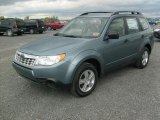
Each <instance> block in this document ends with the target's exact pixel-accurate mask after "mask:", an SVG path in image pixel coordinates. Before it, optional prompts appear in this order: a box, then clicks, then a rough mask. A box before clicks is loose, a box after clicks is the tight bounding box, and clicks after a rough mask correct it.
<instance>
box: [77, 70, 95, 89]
mask: <svg viewBox="0 0 160 120" xmlns="http://www.w3.org/2000/svg"><path fill="white" fill-rule="evenodd" d="M94 84H95V74H94V72H93V71H92V70H85V71H84V72H83V73H82V74H81V76H80V78H79V88H80V90H81V91H82V92H88V91H90V90H91V89H92V88H93V86H94Z"/></svg>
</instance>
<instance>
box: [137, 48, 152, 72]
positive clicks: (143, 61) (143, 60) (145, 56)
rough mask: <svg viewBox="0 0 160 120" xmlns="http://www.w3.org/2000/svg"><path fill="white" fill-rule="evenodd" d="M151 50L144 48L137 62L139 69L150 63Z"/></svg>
mask: <svg viewBox="0 0 160 120" xmlns="http://www.w3.org/2000/svg"><path fill="white" fill-rule="evenodd" d="M149 55H150V51H149V49H148V48H146V47H145V48H144V49H143V50H142V52H141V54H140V56H139V58H138V60H137V62H136V67H137V68H139V69H143V68H145V67H146V66H147V65H148V62H149Z"/></svg>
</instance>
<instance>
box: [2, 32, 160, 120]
mask: <svg viewBox="0 0 160 120" xmlns="http://www.w3.org/2000/svg"><path fill="white" fill-rule="evenodd" d="M52 34H53V31H47V32H46V33H44V34H35V35H30V34H25V35H23V36H14V37H7V36H0V120H160V40H155V46H154V49H153V51H152V55H151V56H150V62H149V64H148V66H147V67H146V68H145V69H136V68H134V67H133V66H132V65H129V66H126V67H124V68H121V69H119V70H115V71H113V72H111V73H107V74H106V75H105V76H103V77H102V78H101V79H100V80H99V81H98V84H97V87H96V89H95V91H94V92H93V93H92V94H91V95H89V96H87V97H84V98H79V97H75V96H73V95H72V94H71V93H70V92H69V91H68V90H67V89H63V88H61V89H53V88H50V87H48V86H45V85H40V84H36V83H33V82H31V81H29V80H27V79H25V78H22V77H20V76H19V75H18V74H17V73H16V72H15V70H14V69H13V68H12V65H11V62H12V59H13V57H14V54H15V52H16V49H17V48H19V47H20V46H22V45H24V44H26V43H29V42H31V41H34V40H36V39H40V38H42V37H44V38H45V37H47V36H51V35H52Z"/></svg>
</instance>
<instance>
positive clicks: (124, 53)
mask: <svg viewBox="0 0 160 120" xmlns="http://www.w3.org/2000/svg"><path fill="white" fill-rule="evenodd" d="M115 32H116V33H118V34H119V38H118V39H108V40H105V41H104V43H103V46H104V48H103V56H104V61H105V68H109V67H113V66H115V65H120V64H122V63H126V62H127V61H126V60H128V57H129V55H130V54H129V53H130V52H129V49H128V48H129V46H128V42H127V39H126V25H125V21H124V18H123V17H119V18H115V19H113V20H112V22H111V23H110V26H109V28H108V30H107V34H106V37H107V36H108V35H109V34H110V33H115Z"/></svg>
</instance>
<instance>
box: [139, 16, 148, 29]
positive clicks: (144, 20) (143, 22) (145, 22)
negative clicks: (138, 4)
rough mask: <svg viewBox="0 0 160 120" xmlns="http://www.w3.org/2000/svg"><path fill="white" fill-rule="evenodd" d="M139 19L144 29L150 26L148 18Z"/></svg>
mask: <svg viewBox="0 0 160 120" xmlns="http://www.w3.org/2000/svg"><path fill="white" fill-rule="evenodd" d="M139 21H140V23H141V25H142V29H143V30H146V29H148V28H149V26H148V22H147V20H146V19H145V18H139Z"/></svg>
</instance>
